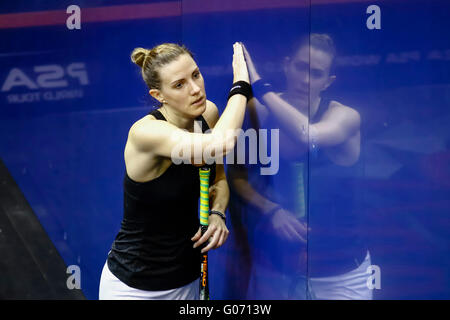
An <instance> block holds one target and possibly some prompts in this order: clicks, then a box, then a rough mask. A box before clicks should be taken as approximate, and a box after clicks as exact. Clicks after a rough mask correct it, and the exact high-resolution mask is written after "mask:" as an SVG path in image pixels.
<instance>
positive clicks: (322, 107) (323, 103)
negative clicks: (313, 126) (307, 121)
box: [311, 98, 331, 123]
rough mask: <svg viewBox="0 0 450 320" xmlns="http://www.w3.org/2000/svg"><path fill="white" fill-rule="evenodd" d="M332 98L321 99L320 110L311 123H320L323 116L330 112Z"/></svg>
mask: <svg viewBox="0 0 450 320" xmlns="http://www.w3.org/2000/svg"><path fill="white" fill-rule="evenodd" d="M330 102H331V99H330V98H321V99H320V103H319V108H318V109H317V112H316V114H315V115H314V116H313V117H312V119H311V122H312V123H315V122H318V121H320V119H321V118H322V116H323V114H324V113H325V112H326V111H327V110H328V106H329V105H330Z"/></svg>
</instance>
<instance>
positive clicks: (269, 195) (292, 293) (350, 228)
mask: <svg viewBox="0 0 450 320" xmlns="http://www.w3.org/2000/svg"><path fill="white" fill-rule="evenodd" d="M293 49H294V50H293V51H292V54H290V56H288V57H285V59H284V60H283V65H282V67H283V71H284V74H285V77H286V90H285V91H284V92H281V93H280V92H275V90H274V88H273V87H272V86H271V84H270V82H269V81H268V80H267V79H264V78H262V77H261V76H260V74H259V73H258V71H257V69H256V65H255V64H254V63H253V61H252V58H251V56H250V53H249V51H248V50H247V49H246V48H245V47H244V55H245V58H246V61H247V65H248V70H249V74H250V78H251V81H252V88H253V93H254V96H255V98H254V99H252V100H251V101H250V102H249V107H248V110H249V112H250V113H251V114H253V115H254V116H253V117H252V119H253V122H252V125H253V126H259V127H263V128H268V127H269V128H272V127H275V128H279V137H280V146H279V147H280V149H279V150H280V164H279V168H280V170H279V172H278V173H277V175H275V176H272V177H267V178H266V177H264V179H265V180H262V179H263V177H260V176H258V175H257V174H255V173H253V170H254V169H253V168H251V167H248V169H247V168H245V167H241V168H239V170H238V169H237V168H233V170H229V171H228V172H229V173H230V176H231V180H230V181H232V187H233V189H234V190H236V191H237V194H239V195H240V196H241V197H242V199H243V200H244V201H245V202H246V203H247V204H248V213H247V219H250V218H252V219H253V220H251V222H249V223H248V225H249V238H250V240H251V241H252V243H251V244H254V245H253V246H252V245H249V247H251V249H252V251H253V252H252V256H253V261H252V270H251V271H249V274H250V280H249V285H248V286H249V291H248V292H249V293H248V297H247V298H249V299H261V298H262V299H305V298H306V299H371V298H372V292H371V290H370V289H369V288H368V287H367V286H366V281H367V277H368V276H367V274H366V270H367V267H368V266H370V263H371V262H370V255H369V252H368V248H367V244H366V243H365V239H364V236H363V232H362V231H363V230H364V229H363V228H364V224H363V223H362V222H363V221H362V208H361V203H360V201H361V198H362V196H361V194H360V193H359V188H358V179H359V178H360V177H361V176H362V170H361V169H362V167H361V161H360V145H361V137H360V136H361V135H360V124H361V119H360V115H359V113H358V112H357V110H356V109H354V108H351V107H349V106H346V105H344V104H342V103H340V102H338V101H336V100H331V99H328V98H326V96H325V92H326V91H327V89H328V88H329V87H330V86H331V85H332V83H333V82H334V81H335V80H336V76H335V75H334V73H333V64H334V60H335V56H336V50H335V47H334V43H333V41H332V39H331V38H330V37H329V36H328V35H326V34H311V35H307V36H306V37H304V38H302V39H300V41H299V42H298V43H295V44H294V46H293ZM230 169H231V168H230ZM255 181H256V182H255ZM306 222H307V225H306ZM307 280H308V281H307Z"/></svg>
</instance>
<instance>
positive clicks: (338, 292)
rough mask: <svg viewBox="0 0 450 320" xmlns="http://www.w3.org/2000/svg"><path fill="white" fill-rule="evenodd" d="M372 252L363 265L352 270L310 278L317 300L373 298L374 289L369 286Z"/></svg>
mask: <svg viewBox="0 0 450 320" xmlns="http://www.w3.org/2000/svg"><path fill="white" fill-rule="evenodd" d="M370 264H371V262H370V254H369V252H367V255H366V257H365V259H364V261H363V262H362V263H361V265H360V266H359V267H358V268H356V269H353V270H352V271H350V272H347V273H344V274H342V275H337V276H333V277H323V278H309V283H310V285H311V287H312V291H313V292H314V295H315V297H316V299H317V300H372V299H373V289H370V288H369V287H368V286H367V279H368V277H369V274H367V268H368V267H370Z"/></svg>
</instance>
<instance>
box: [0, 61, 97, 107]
mask: <svg viewBox="0 0 450 320" xmlns="http://www.w3.org/2000/svg"><path fill="white" fill-rule="evenodd" d="M88 84H89V77H88V73H87V70H86V66H85V64H84V63H82V62H74V63H70V64H68V65H60V64H47V65H39V66H34V67H32V68H26V69H25V68H19V67H14V68H11V69H10V70H9V72H8V73H7V75H6V78H5V79H4V81H3V83H2V86H1V90H0V92H1V93H2V94H5V95H6V102H7V103H8V104H25V103H35V102H41V101H44V102H45V101H48V102H50V101H61V100H68V99H79V98H83V96H84V92H83V86H86V85H88Z"/></svg>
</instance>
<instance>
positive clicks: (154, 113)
mask: <svg viewBox="0 0 450 320" xmlns="http://www.w3.org/2000/svg"><path fill="white" fill-rule="evenodd" d="M149 114H150V115H152V116H154V117H155V118H156V119H158V120H163V121H167V120H166V118H164V116H163V114H162V113H161V112H160V111H159V110H157V109H155V110H152V111H150V112H149Z"/></svg>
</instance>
